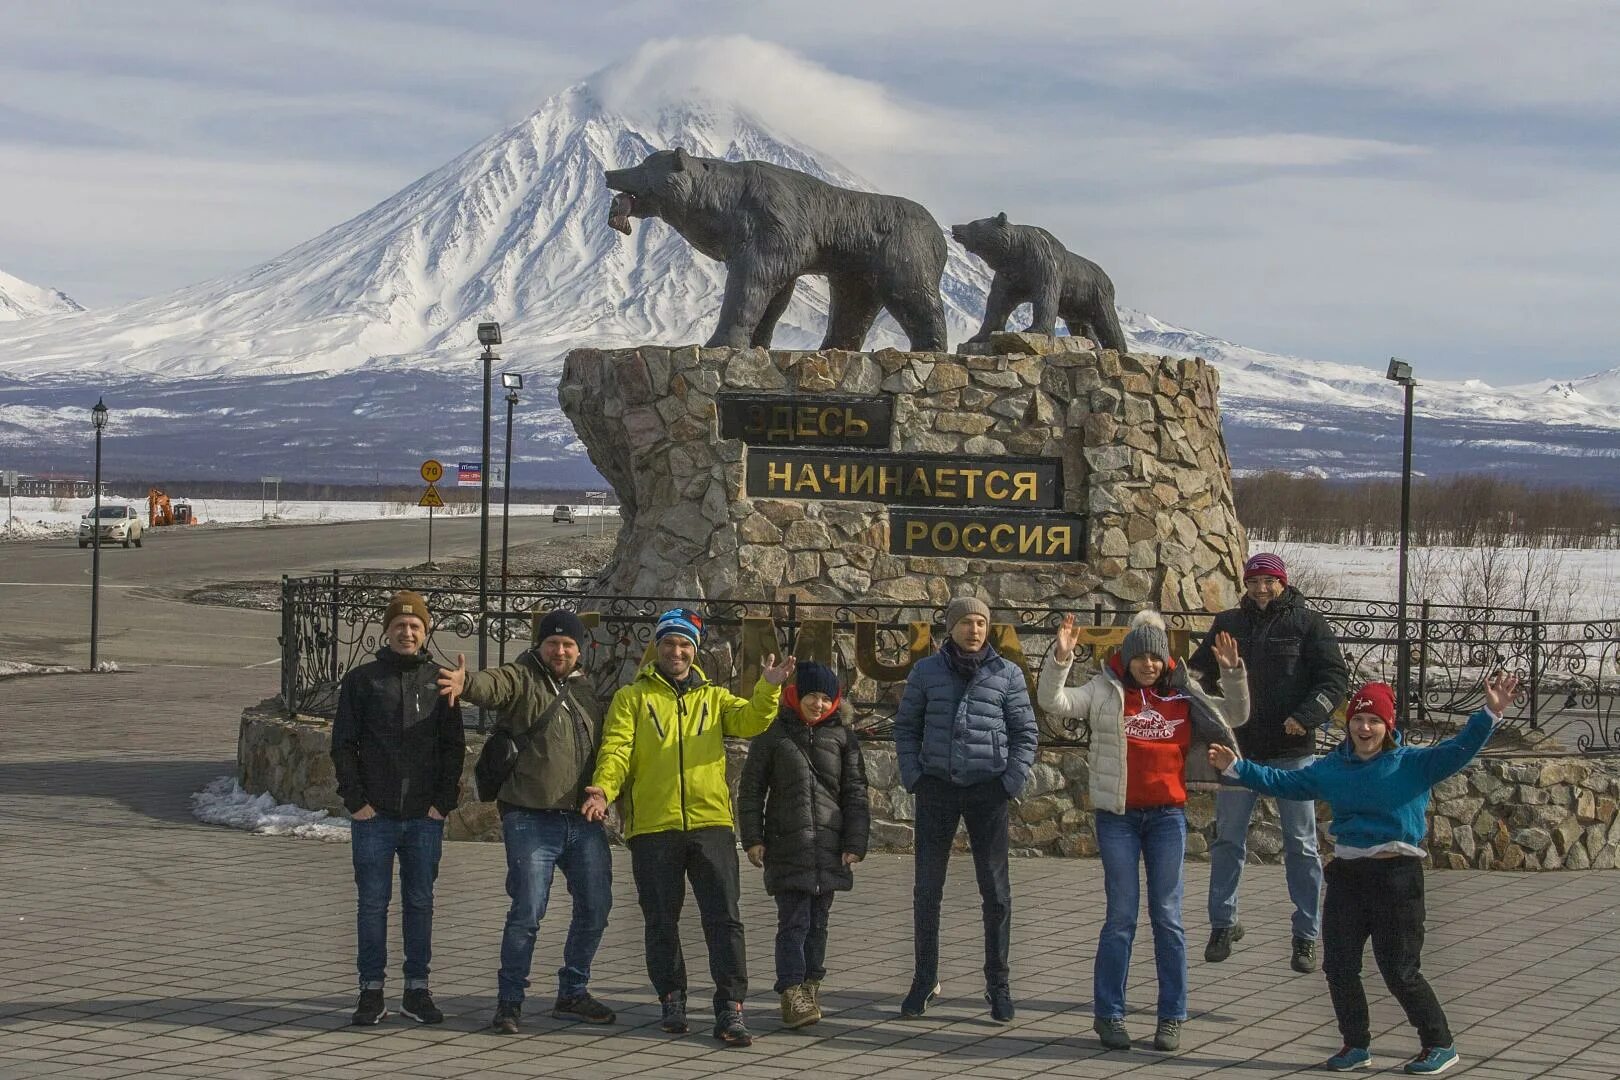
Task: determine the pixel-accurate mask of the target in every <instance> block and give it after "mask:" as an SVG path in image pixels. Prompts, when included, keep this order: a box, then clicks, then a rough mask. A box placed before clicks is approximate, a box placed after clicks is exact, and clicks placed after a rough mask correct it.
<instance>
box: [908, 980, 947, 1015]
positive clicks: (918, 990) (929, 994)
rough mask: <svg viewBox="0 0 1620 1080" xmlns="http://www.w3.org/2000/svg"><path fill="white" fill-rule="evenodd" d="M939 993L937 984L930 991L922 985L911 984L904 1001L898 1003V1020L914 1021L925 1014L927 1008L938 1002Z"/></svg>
mask: <svg viewBox="0 0 1620 1080" xmlns="http://www.w3.org/2000/svg"><path fill="white" fill-rule="evenodd" d="M939 991H940V985H939V983H935V984H934V985H933V988H932V989H930V988H929V987H927V986H926V985H924V984H922V983H915V982H914V983H912V984H911V990H910V991H909V992H908V993H907V994H906V999H905V1000H904V1001H902V1002H901V1003H900V1019H902V1020H915V1019H916V1018H917V1017H919V1016H921V1015H922V1014H923V1013H925V1012H927V1011H928V1007H929V1006H930V1005H932V1004H933V1003H934V1002H936V1001H938V1000H939Z"/></svg>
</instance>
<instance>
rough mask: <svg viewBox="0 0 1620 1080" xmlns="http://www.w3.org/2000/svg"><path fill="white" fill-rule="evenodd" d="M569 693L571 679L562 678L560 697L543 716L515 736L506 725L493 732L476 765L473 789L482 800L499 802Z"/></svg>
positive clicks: (559, 690)
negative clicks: (519, 765)
mask: <svg viewBox="0 0 1620 1080" xmlns="http://www.w3.org/2000/svg"><path fill="white" fill-rule="evenodd" d="M569 693H570V688H569V685H568V680H567V679H562V680H560V685H559V686H558V688H557V696H556V697H554V698H552V699H551V704H550V705H547V706H546V708H545V711H544V712H542V713H541V714H540V717H539V719H537V720H536V721H535V722H534V723H532V724H530V725H529V729H528V730H527V731H525V732H524V733H523V734H521V735H514V734H512V733H511V732H510V731H508V730H507V729H506V728H504V727H498V728H496V729H495V730H494V731H492V732H490V735H489V738H488V739H486V740H485V741H484V748H483V749H482V750H480V751H479V752H478V762H477V764H475V765H474V766H473V788H474V794H475V795H476V796H477V798H478V801H479V802H494V801H495V797H496V796H497V795H499V794H500V791H501V788H502V787H504V786H506V781H507V780H508V779H509V778H510V777H511V775H512V770H513V769H515V768H517V763H518V758H519V757H521V756H522V754H523V751H525V750H527V749H528V748H529V744H530V743H532V742H533V741H534V739H535V737H536V736H538V735H541V734H544V732H545V730H546V728H547V727H549V726H550V724H551V718H552V717H553V716H555V715H556V714H557V710H558V709H560V708H562V706H563V703H564V701H566V700H567V699H568V696H569Z"/></svg>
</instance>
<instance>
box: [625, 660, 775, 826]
mask: <svg viewBox="0 0 1620 1080" xmlns="http://www.w3.org/2000/svg"><path fill="white" fill-rule="evenodd" d="M692 675H693V676H694V678H693V685H692V686H691V687H689V688H688V689H687V691H686V692H685V693H684V694H677V693H676V692H675V687H674V686H673V685H671V683H670V681H669V680H668V679H666V678H664V676H663V675H662V674H660V673H659V671H658V665H657V664H656V663H648V664H647V665H646V666H644V667H643V668H642V669H641V671H640V673H639V674H637V676H636V679H635V681H634V682H632V683H631V684H630V685H629V686H626V687H624V688H622V689H621V690H620V691H619V692H618V693H616V694H614V695H613V704H611V705H609V706H608V711H607V716H606V717H605V718H604V719H603V721H602V745H601V749H599V750H598V751H597V755H596V777H595V784H596V786H597V787H599V788H601V789H602V792H603V794H604V795H606V796H607V799H608V801H609V802H612V801H613V800H614V799H620V803H619V812H620V814H621V815H622V816H623V818H624V836H625V839H627V840H628V839H630V838H631V837H635V836H641V835H642V834H644V833H656V832H668V831H669V830H671V829H704V828H713V827H716V826H721V827H725V828H728V829H729V828H733V827H734V826H733V824H732V817H731V789H730V787H728V786H727V784H726V746H725V741H724V740H725V737H726V736H728V735H729V736H731V737H733V738H743V739H749V738H753V737H754V736H755V735H758V734H759V733H760V732H762V731H764V730H765V729H766V728H768V727H770V726H771V721H772V720H774V719H775V718H776V710H777V706H778V704H779V702H780V699H781V688H780V687H776V686H772V685H771V684H770V683H768V682H766V681H765V680H764V679H763V678H761V679H760V680H759V682H758V683H756V684H755V686H754V696H753V697H752V698H743V697H738V696H737V695H736V694H733V693H732V692H731V691H729V690H727V689H726V688H725V687H723V686H719V685H717V684H715V683H711V682H709V680H708V677H707V676H705V675H704V674H703V672H702V671H701V670H699V669H698V668H697V667H693V668H692ZM621 796H622V798H621Z"/></svg>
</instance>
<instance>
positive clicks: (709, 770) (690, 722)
mask: <svg viewBox="0 0 1620 1080" xmlns="http://www.w3.org/2000/svg"><path fill="white" fill-rule="evenodd" d="M653 638H654V649H655V653H656V659H654V660H653V662H652V663H650V664H648V665H646V666H645V667H643V668H642V669H641V672H640V673H639V674H638V675H637V676H636V679H635V681H634V682H632V683H631V684H630V685H629V686H626V687H624V688H623V689H621V690H620V691H619V692H618V693H617V694H614V695H613V704H611V705H609V706H608V711H607V716H606V718H604V719H603V721H602V744H601V748H600V750H598V751H597V756H596V774H595V776H594V778H593V779H592V782H591V786H589V787H587V788H586V789H585V792H586V798H585V803H584V805H583V806H582V807H581V811H582V812H583V813H584V815H585V817H586V818H587V819H589V820H591V821H600V820H601V819H602V818H603V817H605V816H606V815H607V806H608V803H609V802H610V801H612V800H613V799H620V800H621V802H620V811H621V813H622V814H623V817H624V836H625V843H626V844H627V845H628V846H629V848H630V869H631V872H632V874H633V875H634V876H635V879H636V895H637V898H638V899H639V900H640V903H641V914H642V918H643V919H644V920H645V922H646V943H647V944H646V949H647V975H648V977H649V978H650V979H651V980H652V984H653V989H654V990H656V991H657V992H658V998H659V1001H660V1003H661V1004H662V1006H663V1019H662V1020H661V1021H660V1026H661V1027H662V1028H663V1029H664V1030H665V1031H668V1032H670V1033H672V1034H683V1033H685V1032H686V1031H688V1030H690V1028H689V1027H688V1025H687V1021H686V961H685V959H684V958H683V957H682V955H681V936H680V920H681V905H682V904H683V903H684V902H685V900H686V880H688V879H689V880H690V881H691V882H692V895H693V897H695V898H696V900H697V905H698V911H699V912H700V913H701V914H702V921H703V935H704V938H705V939H706V940H707V941H708V945H709V971H710V973H711V974H712V975H713V976H714V1037H715V1038H717V1039H719V1040H720V1041H721V1042H723V1043H725V1044H726V1045H728V1046H748V1045H749V1044H750V1043H752V1042H753V1036H752V1035H750V1034H749V1032H748V1027H747V1025H745V1024H744V1023H743V1006H742V1003H743V998H744V997H745V996H747V993H748V960H747V954H746V950H745V946H744V943H743V924H742V916H741V915H740V914H739V913H738V910H737V900H738V893H739V892H740V889H741V886H740V883H739V873H738V868H737V836H736V833H735V832H734V831H733V824H732V816H731V789H730V787H729V786H728V785H727V784H726V747H725V741H724V740H725V737H726V736H731V737H733V738H744V739H746V738H752V737H753V736H755V735H758V734H759V733H760V732H762V731H764V730H765V729H766V728H768V727H770V725H771V721H773V720H774V719H776V711H777V706H778V703H779V701H780V697H781V687H782V684H783V683H784V682H786V681H787V680H788V679H789V678H791V677H792V675H793V673H794V671H795V669H796V666H797V661H796V660H795V659H794V658H793V657H791V656H789V657H787V658H785V659H784V660H783V661H782V662H781V663H780V664H778V663H777V662H776V657H775V656H774V655H772V656H771V657H770V658H769V659H767V660H766V661H765V670H764V674H763V675H761V677H760V680H759V682H758V684H757V685H755V687H754V695H753V697H752V698H742V697H738V696H737V695H736V694H733V693H731V692H730V691H729V690H727V689H726V688H725V687H723V686H718V685H716V684H714V683H711V682H709V680H708V679H707V677H705V676H704V674H703V672H702V671H701V670H699V669H698V667H697V666H696V665H695V664H694V660H695V659H696V657H697V649H698V645H699V644H701V643H702V641H703V619H702V617H701V616H699V615H698V614H697V613H696V612H694V611H690V610H687V609H685V608H676V609H675V610H673V611H667V612H665V613H664V614H663V615H661V616H659V619H658V626H657V629H655V630H654V631H653Z"/></svg>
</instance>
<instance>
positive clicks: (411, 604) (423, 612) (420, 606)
mask: <svg viewBox="0 0 1620 1080" xmlns="http://www.w3.org/2000/svg"><path fill="white" fill-rule="evenodd" d="M401 615H415V616H416V617H417V618H418V619H421V620H422V626H423V627H424V628H426V629H428V630H431V629H433V616H432V615H430V614H428V606H427V601H426V600H424V599H422V595H421V594H420V593H414V592H411V590H409V589H402V590H400V591H399V592H397V593H395V594H394V598H393V599H392V600H390V601H388V610H387V611H385V612H383V633H385V634H386V633H388V628H389V627H390V626H392V625H394V620H395V619H397V618H399V617H400V616H401Z"/></svg>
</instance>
